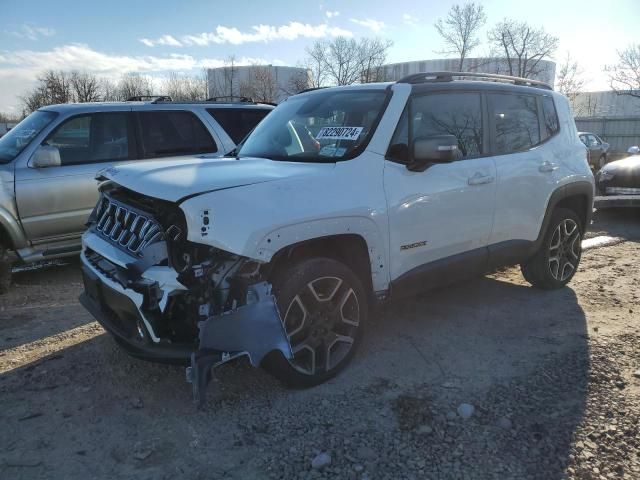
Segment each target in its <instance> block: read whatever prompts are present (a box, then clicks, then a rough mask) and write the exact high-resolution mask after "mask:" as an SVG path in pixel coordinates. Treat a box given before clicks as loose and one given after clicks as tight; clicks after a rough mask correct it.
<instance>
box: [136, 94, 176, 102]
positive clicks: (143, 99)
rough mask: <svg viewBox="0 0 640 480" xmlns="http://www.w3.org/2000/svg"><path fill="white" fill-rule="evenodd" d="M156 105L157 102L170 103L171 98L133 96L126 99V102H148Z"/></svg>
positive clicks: (162, 96)
mask: <svg viewBox="0 0 640 480" xmlns="http://www.w3.org/2000/svg"><path fill="white" fill-rule="evenodd" d="M148 101H151V103H158V102H171V101H172V100H171V97H170V96H169V95H134V96H133V97H129V98H127V102H148Z"/></svg>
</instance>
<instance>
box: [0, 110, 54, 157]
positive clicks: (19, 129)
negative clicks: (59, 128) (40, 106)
mask: <svg viewBox="0 0 640 480" xmlns="http://www.w3.org/2000/svg"><path fill="white" fill-rule="evenodd" d="M57 115H58V114H57V113H55V112H46V111H43V110H38V111H36V112H33V113H32V114H31V115H29V116H28V117H27V118H25V119H24V120H22V121H21V122H20V123H19V124H18V125H16V126H15V127H13V128H12V129H11V130H9V131H8V132H7V134H6V135H5V136H3V137H2V138H0V163H9V162H11V161H13V159H14V158H16V157H17V156H18V155H20V152H22V151H23V150H24V149H25V148H27V145H29V144H30V143H31V140H33V139H34V137H35V136H36V135H38V134H39V133H40V132H41V131H42V129H43V128H44V127H46V126H47V125H49V124H50V123H51V121H52V120H53V119H54V118H56V116H57Z"/></svg>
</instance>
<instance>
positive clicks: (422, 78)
mask: <svg viewBox="0 0 640 480" xmlns="http://www.w3.org/2000/svg"><path fill="white" fill-rule="evenodd" d="M453 77H471V78H481V79H486V80H490V81H494V82H505V83H511V84H513V85H524V86H527V87H537V88H544V89H546V90H553V88H552V87H551V85H549V84H548V83H545V82H542V81H540V80H533V79H531V78H521V77H512V76H510V75H497V74H493V73H478V72H423V73H414V74H412V75H407V76H406V77H403V78H401V79H400V80H398V81H397V82H396V83H410V84H413V85H415V84H417V83H428V82H452V81H453Z"/></svg>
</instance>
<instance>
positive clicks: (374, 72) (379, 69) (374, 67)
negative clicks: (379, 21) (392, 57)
mask: <svg viewBox="0 0 640 480" xmlns="http://www.w3.org/2000/svg"><path fill="white" fill-rule="evenodd" d="M392 45H393V42H392V41H391V40H380V39H377V38H374V39H367V38H365V39H362V40H361V41H360V45H359V54H360V57H361V61H362V73H361V74H360V82H362V83H371V82H384V81H385V80H387V78H386V75H385V70H384V68H383V65H384V64H385V62H386V60H387V52H388V51H389V48H391V46H392Z"/></svg>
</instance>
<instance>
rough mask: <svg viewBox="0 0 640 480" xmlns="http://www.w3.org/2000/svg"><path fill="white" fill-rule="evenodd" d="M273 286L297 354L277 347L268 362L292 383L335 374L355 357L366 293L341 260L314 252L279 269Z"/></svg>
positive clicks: (310, 383)
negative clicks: (289, 355)
mask: <svg viewBox="0 0 640 480" xmlns="http://www.w3.org/2000/svg"><path fill="white" fill-rule="evenodd" d="M273 292H274V295H275V297H276V302H277V304H278V308H279V310H280V314H281V316H282V320H283V323H284V327H285V330H286V332H287V336H288V338H289V341H290V342H291V348H292V350H293V353H294V357H293V358H292V359H291V360H287V359H285V358H284V356H282V354H280V353H279V352H275V353H273V354H272V355H271V356H269V357H268V358H267V359H266V361H265V365H264V366H265V368H266V369H267V370H268V371H269V372H270V373H271V374H272V375H274V376H275V377H277V378H278V379H279V380H281V381H283V382H285V383H287V384H289V385H291V386H294V387H311V386H314V385H318V384H320V383H323V382H325V381H327V380H329V379H330V378H332V377H333V376H335V375H337V374H338V373H339V372H340V371H341V370H342V369H343V368H344V367H345V366H346V365H347V364H348V363H349V361H350V360H351V358H352V357H353V354H354V353H355V350H356V348H357V346H358V344H359V343H360V339H361V337H362V330H363V325H364V324H365V323H366V320H367V313H368V305H367V296H366V294H365V291H364V288H363V286H362V282H361V281H360V279H359V278H358V276H357V275H356V274H355V273H354V272H353V271H352V270H351V269H350V268H349V267H347V266H346V265H345V264H343V263H341V262H339V261H337V260H334V259H331V258H312V259H308V260H302V261H300V262H298V263H295V264H293V265H292V266H290V267H288V268H285V269H283V270H282V271H280V272H279V273H278V274H276V276H275V278H274V279H273Z"/></svg>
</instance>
